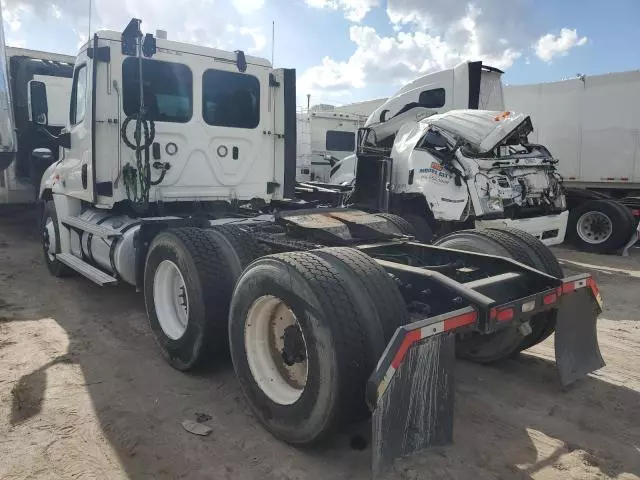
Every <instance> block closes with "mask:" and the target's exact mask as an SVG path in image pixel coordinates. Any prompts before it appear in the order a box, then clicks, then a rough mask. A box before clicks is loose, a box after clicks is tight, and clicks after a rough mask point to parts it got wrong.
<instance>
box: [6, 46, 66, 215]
mask: <svg viewBox="0 0 640 480" xmlns="http://www.w3.org/2000/svg"><path fill="white" fill-rule="evenodd" d="M3 51H4V54H5V57H4V61H3V66H4V67H5V72H6V74H7V82H6V84H5V85H4V86H3V88H2V90H0V93H1V94H2V95H3V98H6V99H8V108H5V109H4V110H3V112H2V123H3V125H7V126H9V127H8V128H11V129H12V132H11V133H12V135H13V136H14V138H15V148H14V151H13V152H12V153H11V154H10V155H7V156H6V157H5V160H4V161H3V162H2V165H0V167H2V171H0V205H3V204H4V205H16V204H29V203H33V202H35V200H36V198H37V192H38V189H39V188H40V179H41V178H42V174H43V173H44V171H45V170H46V169H47V167H48V166H49V165H50V164H51V163H52V162H54V161H55V160H57V159H58V155H59V150H58V148H57V145H56V143H55V141H54V140H53V139H52V138H51V137H50V135H54V136H56V135H58V134H59V133H60V131H61V130H62V128H64V126H65V124H66V121H67V116H68V114H69V111H68V110H69V106H68V105H69V96H70V93H71V75H72V74H73V62H74V57H72V56H69V55H61V54H57V53H51V52H42V51H35V50H28V49H24V48H14V47H4V46H3ZM32 80H36V81H40V82H42V83H43V84H44V85H45V88H46V90H47V95H48V98H51V101H50V105H49V110H48V113H47V115H48V118H47V121H48V124H47V127H46V129H45V130H46V131H45V130H43V129H40V128H36V127H34V125H33V124H32V123H31V121H30V118H29V109H28V101H29V98H28V96H29V82H30V81H32ZM41 148H45V149H47V152H44V151H41V150H38V149H41ZM34 150H35V153H34Z"/></svg>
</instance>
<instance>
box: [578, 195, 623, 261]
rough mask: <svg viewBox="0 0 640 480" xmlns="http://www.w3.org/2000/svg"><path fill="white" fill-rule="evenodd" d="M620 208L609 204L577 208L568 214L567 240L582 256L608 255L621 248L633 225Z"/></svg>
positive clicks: (590, 203) (594, 203)
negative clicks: (584, 252) (590, 253)
mask: <svg viewBox="0 0 640 480" xmlns="http://www.w3.org/2000/svg"><path fill="white" fill-rule="evenodd" d="M620 207H623V206H622V205H619V204H617V202H615V201H612V200H590V201H588V202H585V203H583V204H581V205H578V206H577V207H576V208H574V209H573V210H572V211H571V212H570V213H569V224H568V227H567V237H568V239H569V240H570V241H571V243H573V244H574V245H575V246H576V247H578V248H579V249H580V250H584V251H586V252H594V253H609V252H612V251H615V250H617V249H618V248H621V247H622V246H623V245H624V244H625V243H626V242H627V241H628V240H629V238H630V237H631V234H632V232H633V224H632V222H630V220H629V215H628V213H627V212H625V211H623V210H622V209H621V208H620ZM623 208H624V207H623Z"/></svg>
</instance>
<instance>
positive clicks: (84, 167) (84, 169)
mask: <svg viewBox="0 0 640 480" xmlns="http://www.w3.org/2000/svg"><path fill="white" fill-rule="evenodd" d="M80 178H81V179H82V188H83V189H85V190H86V189H87V186H88V183H89V179H88V174H87V164H86V163H85V164H83V165H82V169H81V174H80Z"/></svg>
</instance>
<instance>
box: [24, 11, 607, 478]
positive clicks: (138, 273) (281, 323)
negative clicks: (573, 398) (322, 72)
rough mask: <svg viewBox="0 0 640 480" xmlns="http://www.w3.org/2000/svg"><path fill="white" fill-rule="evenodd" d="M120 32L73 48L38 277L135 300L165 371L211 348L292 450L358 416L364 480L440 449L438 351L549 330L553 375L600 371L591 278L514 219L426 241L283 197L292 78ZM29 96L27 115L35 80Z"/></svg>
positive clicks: (448, 399) (485, 346) (444, 408)
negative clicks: (368, 472)
mask: <svg viewBox="0 0 640 480" xmlns="http://www.w3.org/2000/svg"><path fill="white" fill-rule="evenodd" d="M140 23H141V22H140V20H137V19H132V20H131V22H130V23H129V25H128V26H127V27H126V28H125V29H124V30H123V31H122V32H114V31H99V32H97V33H95V34H94V36H93V38H92V39H91V40H90V41H89V42H87V43H86V44H85V45H83V46H82V47H81V48H80V51H79V52H78V55H77V58H76V61H75V67H74V71H73V77H72V78H73V81H72V89H71V98H70V102H69V106H70V108H69V112H70V114H69V117H68V120H67V122H66V126H65V128H64V130H63V131H62V132H61V133H60V134H59V135H58V136H57V137H56V138H55V141H56V145H57V146H59V147H61V148H62V149H63V150H64V155H63V156H62V157H61V158H59V159H58V160H57V161H56V162H54V163H53V164H52V165H51V166H50V167H49V168H48V169H47V171H46V172H45V173H44V175H43V179H42V182H41V186H40V189H39V195H38V199H39V205H40V207H41V209H40V212H41V223H40V226H41V239H42V252H43V260H44V263H45V264H46V268H47V269H48V270H49V272H50V273H51V274H52V275H54V276H56V277H65V276H68V275H72V274H80V275H83V276H85V277H86V278H88V279H89V280H91V281H93V282H95V283H96V284H99V285H103V286H107V285H114V284H119V283H120V284H125V285H131V286H132V287H135V288H136V289H137V290H139V291H141V292H142V293H143V295H144V297H145V306H146V310H147V316H148V318H149V325H150V330H151V332H152V334H153V337H154V338H155V340H156V342H157V345H158V349H159V351H160V353H161V354H162V355H163V357H164V358H165V359H166V361H167V362H168V363H169V364H170V365H171V366H173V367H174V368H176V369H178V370H183V371H184V370H191V369H194V368H196V367H197V366H198V365H201V364H202V363H203V362H206V361H211V360H214V359H215V358H217V357H218V356H219V355H221V354H223V353H224V352H225V351H230V354H231V358H232V361H233V367H234V371H235V373H236V378H237V380H238V383H239V385H240V387H241V389H242V390H243V393H244V394H245V397H246V399H247V402H248V404H249V405H250V407H251V408H252V409H253V411H254V413H255V416H256V418H257V419H258V420H259V421H260V422H261V423H262V424H263V425H264V427H265V428H266V429H267V430H268V431H270V432H271V433H272V434H273V435H274V436H275V437H276V438H278V439H280V440H284V441H286V442H288V443H290V444H293V445H306V444H311V443H313V442H315V441H318V440H320V439H322V438H323V437H325V436H327V435H330V434H331V433H332V432H334V431H335V430H336V429H338V428H340V427H342V426H344V425H346V424H348V423H350V422H354V421H357V420H360V419H365V418H367V416H368V415H369V414H371V415H372V416H373V421H372V430H373V431H372V447H373V448H372V450H373V459H372V460H373V471H374V474H376V473H379V472H380V471H382V470H383V469H384V468H385V467H386V466H388V465H390V464H391V463H392V462H393V461H394V459H396V458H398V457H401V456H403V455H406V454H409V453H412V452H415V451H418V450H420V449H423V448H426V447H428V446H430V445H433V444H443V443H448V442H450V441H451V440H452V428H453V421H452V420H453V394H454V388H453V387H454V385H453V382H452V381H451V379H452V373H453V371H452V369H453V362H454V358H455V355H456V354H457V355H458V356H461V357H464V358H467V359H469V360H472V361H475V362H480V363H489V362H494V361H497V360H499V359H501V358H506V357H509V356H511V355H513V354H514V353H515V352H519V351H522V350H525V349H527V348H529V347H531V346H533V345H535V344H537V343H539V342H541V341H543V340H544V339H545V338H547V337H548V336H549V335H551V334H553V333H554V331H555V332H556V334H555V345H556V363H557V366H558V371H559V374H560V378H561V379H562V381H563V382H564V383H571V382H573V381H575V380H577V379H579V378H582V377H584V376H585V375H587V374H588V373H589V372H592V371H594V370H596V369H598V368H600V367H602V366H603V365H604V362H603V360H602V357H601V355H600V352H599V348H598V343H597V335H596V321H597V316H598V315H599V313H600V312H601V299H600V295H599V293H598V289H597V286H596V285H595V282H594V281H593V279H592V278H591V276H590V275H588V274H585V275H579V276H575V277H569V278H564V276H563V273H562V269H561V268H560V266H559V264H558V262H557V260H556V259H555V257H554V256H553V254H552V253H551V252H550V251H549V250H548V249H547V248H546V247H545V246H544V245H543V244H542V243H541V242H540V241H539V240H537V239H535V238H533V237H531V236H530V235H527V234H526V233H524V232H522V231H519V230H515V229H505V228H495V229H487V230H483V231H474V230H467V231H461V232H456V233H453V234H451V235H450V236H448V237H444V238H441V239H439V240H438V241H437V242H436V246H431V245H425V244H421V243H418V242H415V241H414V238H415V233H416V232H415V230H414V229H413V228H412V226H411V225H409V224H407V223H406V222H404V221H403V220H402V219H401V218H400V217H397V216H395V215H391V214H380V213H376V212H369V213H367V212H365V211H362V210H357V209H351V208H344V207H340V208H330V207H328V206H326V205H324V204H323V201H322V198H320V197H319V198H316V199H313V202H305V201H304V200H303V199H300V198H294V192H295V187H296V182H295V173H296V106H295V99H296V91H295V71H293V70H289V69H275V68H273V67H272V66H271V64H270V63H269V62H268V61H267V60H265V59H262V58H258V57H253V56H248V55H245V54H244V53H243V52H242V51H235V52H229V51H223V50H218V49H213V48H206V47H202V46H197V45H189V44H185V43H180V42H174V41H170V40H167V39H166V38H156V37H154V36H153V35H151V34H146V35H143V34H142V32H141V30H140ZM194 86H195V88H194ZM29 91H30V95H29V99H30V101H29V109H30V112H31V115H30V118H31V119H32V124H33V126H34V127H36V128H41V127H46V126H47V121H48V115H47V112H48V105H49V103H48V100H49V99H48V93H47V89H46V85H45V84H44V83H43V82H40V81H32V82H31V84H30V88H29ZM505 121H506V122H508V121H509V120H505ZM267 132H269V133H267ZM379 160H380V159H379V157H378V156H376V155H369V156H367V157H366V158H365V157H361V158H360V161H359V167H358V168H359V169H362V171H363V172H364V171H366V170H369V171H370V172H371V173H372V174H373V172H375V171H376V170H377V169H379V168H380V166H381V165H382V163H381V162H380V161H379ZM325 193H326V192H325ZM425 392H428V394H425ZM425 419H427V420H426V421H425Z"/></svg>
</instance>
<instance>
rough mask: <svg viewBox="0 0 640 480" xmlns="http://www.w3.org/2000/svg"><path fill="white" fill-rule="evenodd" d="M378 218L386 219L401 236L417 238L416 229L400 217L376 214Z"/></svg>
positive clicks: (391, 214) (390, 214) (389, 214)
mask: <svg viewBox="0 0 640 480" xmlns="http://www.w3.org/2000/svg"><path fill="white" fill-rule="evenodd" d="M376 217H380V218H384V219H385V220H386V221H387V222H389V223H390V224H392V225H393V226H394V227H395V228H396V229H397V230H398V231H399V232H400V233H401V234H403V235H409V236H411V237H417V233H416V229H415V228H413V225H411V224H410V223H409V222H407V221H406V220H405V219H404V218H402V217H401V216H399V215H394V214H393V213H376Z"/></svg>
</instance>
